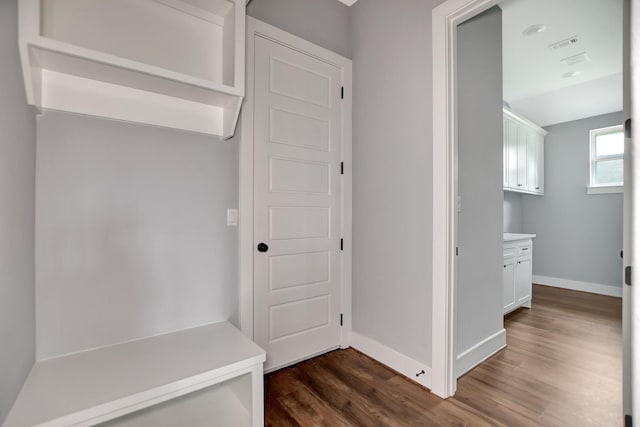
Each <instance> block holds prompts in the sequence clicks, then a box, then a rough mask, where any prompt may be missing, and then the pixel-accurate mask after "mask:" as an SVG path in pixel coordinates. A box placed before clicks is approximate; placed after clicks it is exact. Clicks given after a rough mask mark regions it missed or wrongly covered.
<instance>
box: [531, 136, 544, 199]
mask: <svg viewBox="0 0 640 427" xmlns="http://www.w3.org/2000/svg"><path fill="white" fill-rule="evenodd" d="M527 146H528V150H529V151H528V153H527V156H528V159H527V168H528V171H527V172H528V173H527V176H528V178H529V181H528V182H527V184H528V186H527V190H529V191H531V192H533V193H536V194H543V193H544V137H543V136H542V135H540V134H539V133H538V132H535V131H533V130H531V131H529V141H528V145H527Z"/></svg>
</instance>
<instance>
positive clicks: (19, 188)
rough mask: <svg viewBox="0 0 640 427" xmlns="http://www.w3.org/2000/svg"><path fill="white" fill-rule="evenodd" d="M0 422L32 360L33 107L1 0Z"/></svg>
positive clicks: (8, 8) (11, 12) (10, 17)
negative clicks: (27, 95)
mask: <svg viewBox="0 0 640 427" xmlns="http://www.w3.org/2000/svg"><path fill="white" fill-rule="evenodd" d="M0 56H2V60H1V61H0V343H2V344H1V345H0V424H2V421H3V420H4V419H5V417H6V416H7V413H8V411H9V409H10V408H11V405H12V404H13V401H14V399H15V397H16V396H17V394H18V392H19V391H20V388H21V387H22V383H23V381H24V378H25V377H26V375H27V373H28V372H29V370H30V369H31V366H32V365H33V362H34V352H35V306H34V265H33V263H34V261H33V258H34V244H33V239H34V237H33V233H34V231H33V229H34V198H35V196H34V191H35V187H34V169H35V141H36V134H35V111H34V110H33V109H32V108H30V107H28V106H27V101H26V98H25V93H24V85H23V83H22V72H21V69H20V60H19V57H18V27H17V1H16V0H3V1H0Z"/></svg>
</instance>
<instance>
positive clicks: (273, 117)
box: [254, 37, 342, 370]
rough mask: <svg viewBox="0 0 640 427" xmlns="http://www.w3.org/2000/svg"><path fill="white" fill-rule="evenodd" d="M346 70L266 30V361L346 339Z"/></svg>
mask: <svg viewBox="0 0 640 427" xmlns="http://www.w3.org/2000/svg"><path fill="white" fill-rule="evenodd" d="M341 86H342V71H341V69H340V68H338V67H336V66H334V65H331V64H329V63H327V62H324V61H322V60H320V59H317V58H316V57H312V56H309V55H307V54H305V53H302V52H300V51H298V50H294V49H291V48H289V47H286V46H284V45H282V44H279V43H276V42H273V41H270V40H267V39H265V38H263V37H256V40H255V74H254V92H255V93H254V97H255V103H254V245H255V247H254V339H255V341H256V342H257V343H258V344H259V345H260V346H262V347H263V348H264V349H265V350H266V351H267V361H266V365H265V369H266V370H273V369H277V368H280V367H283V366H286V365H289V364H292V363H294V362H297V361H299V360H302V359H305V358H308V357H310V356H313V355H316V354H319V353H322V352H325V351H328V350H331V349H334V348H337V347H339V346H340V316H341V315H340V307H341V301H340V298H341V283H340V280H341V268H342V265H341V256H340V251H341V242H340V239H341V235H340V233H341V200H342V195H341V188H342V182H341V156H342V139H341V138H342V105H341V103H342V101H341Z"/></svg>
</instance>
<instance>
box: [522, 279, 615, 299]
mask: <svg viewBox="0 0 640 427" xmlns="http://www.w3.org/2000/svg"><path fill="white" fill-rule="evenodd" d="M533 283H534V284H536V285H544V286H552V287H554V288H562V289H571V290H573V291H582V292H589V293H592V294H600V295H607V296H610V297H618V298H622V286H610V285H601V284H599V283H589V282H580V281H578V280H569V279H560V278H557V277H547V276H538V275H534V276H533Z"/></svg>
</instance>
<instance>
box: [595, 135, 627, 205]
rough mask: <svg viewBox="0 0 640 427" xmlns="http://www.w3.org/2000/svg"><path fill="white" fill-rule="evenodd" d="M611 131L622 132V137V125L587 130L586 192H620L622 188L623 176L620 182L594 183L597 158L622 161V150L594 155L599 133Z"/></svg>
mask: <svg viewBox="0 0 640 427" xmlns="http://www.w3.org/2000/svg"><path fill="white" fill-rule="evenodd" d="M611 133H622V134H623V138H624V127H623V126H622V125H614V126H607V127H604V128H598V129H591V130H590V131H589V186H588V187H587V193H588V194H606V193H622V192H623V191H624V190H623V189H624V178H623V182H622V183H620V184H596V182H595V179H596V163H597V162H598V161H599V160H616V159H621V160H623V161H624V151H623V152H622V154H610V155H606V156H599V157H596V139H597V137H598V136H600V135H607V134H611Z"/></svg>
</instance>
